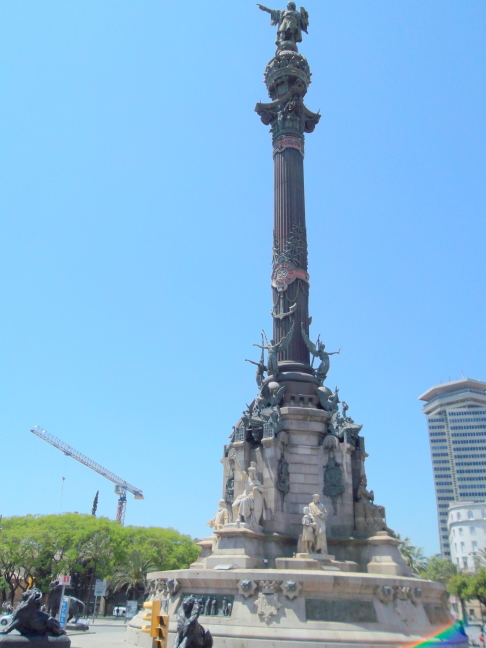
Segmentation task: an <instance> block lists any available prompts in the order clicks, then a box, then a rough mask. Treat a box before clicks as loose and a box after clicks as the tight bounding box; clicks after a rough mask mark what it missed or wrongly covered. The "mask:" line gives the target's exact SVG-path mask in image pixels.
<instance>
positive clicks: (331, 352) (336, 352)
mask: <svg viewBox="0 0 486 648" xmlns="http://www.w3.org/2000/svg"><path fill="white" fill-rule="evenodd" d="M340 353H341V349H339V351H330V352H329V353H328V354H327V355H339V354H340Z"/></svg>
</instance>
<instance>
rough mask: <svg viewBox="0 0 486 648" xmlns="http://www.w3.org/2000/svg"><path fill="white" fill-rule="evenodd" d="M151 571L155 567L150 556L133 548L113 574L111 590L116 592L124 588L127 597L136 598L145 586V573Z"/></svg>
mask: <svg viewBox="0 0 486 648" xmlns="http://www.w3.org/2000/svg"><path fill="white" fill-rule="evenodd" d="M151 571H155V568H154V565H153V563H152V562H151V561H150V558H147V556H146V555H144V553H143V552H142V551H141V550H140V549H135V550H134V551H132V552H131V554H130V555H129V556H128V557H127V559H126V561H125V562H124V563H123V564H122V565H120V566H119V567H118V568H117V570H116V571H115V573H114V574H113V578H112V581H111V586H112V588H113V591H114V592H118V591H119V590H121V589H123V588H126V592H127V597H128V598H130V597H135V598H138V597H139V595H140V594H141V593H142V592H143V591H144V589H145V588H146V587H147V574H148V572H151Z"/></svg>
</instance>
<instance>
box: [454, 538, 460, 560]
mask: <svg viewBox="0 0 486 648" xmlns="http://www.w3.org/2000/svg"><path fill="white" fill-rule="evenodd" d="M454 549H455V550H456V553H457V543H456V542H455V543H454ZM457 560H459V558H458V559H457Z"/></svg>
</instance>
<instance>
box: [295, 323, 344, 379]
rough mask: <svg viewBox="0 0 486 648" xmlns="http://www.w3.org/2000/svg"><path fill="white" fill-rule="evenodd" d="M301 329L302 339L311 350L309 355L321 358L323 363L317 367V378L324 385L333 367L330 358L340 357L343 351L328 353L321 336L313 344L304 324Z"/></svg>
mask: <svg viewBox="0 0 486 648" xmlns="http://www.w3.org/2000/svg"><path fill="white" fill-rule="evenodd" d="M300 327H301V329H302V337H303V338H304V342H305V345H306V347H307V348H308V349H309V353H310V354H311V355H312V356H313V357H314V358H319V360H320V361H321V364H320V365H319V366H318V367H317V371H316V376H317V377H318V378H319V380H320V381H321V382H322V383H323V382H324V381H325V380H326V378H327V374H328V373H329V367H330V365H331V362H330V360H329V356H332V355H339V354H340V353H341V349H339V351H330V352H329V353H328V352H327V351H326V345H325V344H324V342H321V341H320V335H319V337H318V338H317V342H316V343H315V344H314V343H313V342H311V340H310V338H309V336H308V335H307V333H306V332H305V330H304V323H303V322H301V324H300Z"/></svg>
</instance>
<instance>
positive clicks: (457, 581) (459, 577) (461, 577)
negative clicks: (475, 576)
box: [447, 572, 472, 619]
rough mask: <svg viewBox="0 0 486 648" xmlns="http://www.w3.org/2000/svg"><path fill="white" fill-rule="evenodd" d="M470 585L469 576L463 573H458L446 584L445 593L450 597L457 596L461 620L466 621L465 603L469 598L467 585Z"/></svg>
mask: <svg viewBox="0 0 486 648" xmlns="http://www.w3.org/2000/svg"><path fill="white" fill-rule="evenodd" d="M470 583H471V574H466V573H465V572H459V573H458V574H456V575H455V576H452V578H450V579H449V582H448V583H447V591H448V592H449V594H452V596H457V598H458V599H459V600H460V601H461V609H462V618H463V619H466V618H467V617H466V601H468V600H469V599H470V598H472V597H471V595H470V591H469V585H470Z"/></svg>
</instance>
